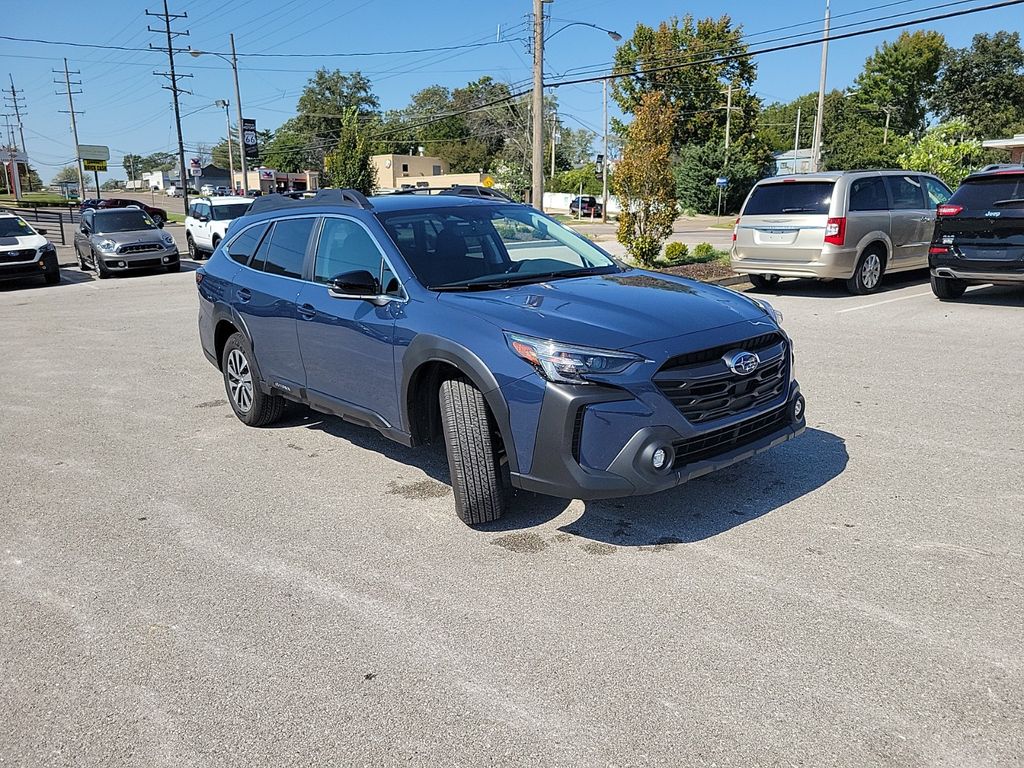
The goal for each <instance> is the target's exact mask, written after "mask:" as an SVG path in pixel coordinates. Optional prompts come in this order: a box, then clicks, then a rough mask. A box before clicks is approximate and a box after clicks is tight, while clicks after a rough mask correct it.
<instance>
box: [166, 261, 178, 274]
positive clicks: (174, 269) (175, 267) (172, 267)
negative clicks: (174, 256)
mask: <svg viewBox="0 0 1024 768" xmlns="http://www.w3.org/2000/svg"><path fill="white" fill-rule="evenodd" d="M167 271H168V272H181V262H180V261H176V262H174V263H173V264H168V265H167Z"/></svg>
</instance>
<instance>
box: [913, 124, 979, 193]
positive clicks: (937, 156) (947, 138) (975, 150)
mask: <svg viewBox="0 0 1024 768" xmlns="http://www.w3.org/2000/svg"><path fill="white" fill-rule="evenodd" d="M984 154H985V152H984V148H983V147H982V146H981V142H980V141H978V140H977V139H974V138H970V136H969V133H968V126H967V123H966V122H965V121H963V120H952V121H950V122H948V123H941V124H940V125H936V126H935V127H934V128H932V129H931V130H929V131H928V132H927V133H926V134H925V135H924V136H923V137H922V138H921V140H920V141H918V142H916V143H915V144H913V145H912V146H910V147H909V148H908V149H907V150H906V151H905V152H904V153H903V154H901V155H900V157H899V163H900V167H902V168H906V169H907V170H910V171H927V172H928V173H933V174H935V175H936V176H938V177H939V178H940V179H942V180H943V181H944V182H946V184H948V185H949V186H950V187H952V188H954V189H955V188H956V187H957V185H959V184H960V182H961V180H963V178H964V176H966V175H967V174H969V173H970V172H971V170H972V169H973V168H975V167H976V166H977V165H979V164H980V163H981V162H982V158H983V157H984Z"/></svg>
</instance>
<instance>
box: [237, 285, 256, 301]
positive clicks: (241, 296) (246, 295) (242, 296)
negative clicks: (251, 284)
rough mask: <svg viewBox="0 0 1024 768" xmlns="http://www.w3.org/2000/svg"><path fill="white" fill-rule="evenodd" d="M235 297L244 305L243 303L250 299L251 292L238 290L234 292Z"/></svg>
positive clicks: (242, 289)
mask: <svg viewBox="0 0 1024 768" xmlns="http://www.w3.org/2000/svg"><path fill="white" fill-rule="evenodd" d="M235 296H237V297H238V300H239V301H240V302H242V303H243V304H244V303H245V302H247V301H249V299H251V298H252V291H250V290H249V289H248V288H239V289H238V290H237V291H236V292H235Z"/></svg>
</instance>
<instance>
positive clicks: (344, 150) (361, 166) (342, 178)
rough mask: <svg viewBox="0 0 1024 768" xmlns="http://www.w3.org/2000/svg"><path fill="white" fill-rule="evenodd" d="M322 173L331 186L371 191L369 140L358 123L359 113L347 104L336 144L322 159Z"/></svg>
mask: <svg viewBox="0 0 1024 768" xmlns="http://www.w3.org/2000/svg"><path fill="white" fill-rule="evenodd" d="M324 172H325V174H326V176H327V181H328V183H329V184H330V185H331V186H332V187H342V188H350V189H357V190H359V191H360V192H362V193H363V194H364V195H370V194H373V189H374V187H375V186H376V185H377V174H376V169H375V168H374V166H373V165H372V164H371V163H370V139H369V136H367V134H366V131H365V130H363V129H361V127H360V125H359V112H358V110H357V108H356V107H350V108H349V111H348V114H347V115H346V116H345V117H344V118H343V122H342V126H341V136H340V138H339V139H338V145H337V146H336V147H335V148H334V150H332V151H331V152H329V153H328V154H327V155H326V157H325V158H324Z"/></svg>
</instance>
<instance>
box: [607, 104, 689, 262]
mask: <svg viewBox="0 0 1024 768" xmlns="http://www.w3.org/2000/svg"><path fill="white" fill-rule="evenodd" d="M672 135H673V113H672V110H671V109H669V108H668V103H667V101H666V99H665V97H664V96H663V95H662V94H661V93H659V92H657V91H654V92H651V93H646V94H644V95H643V96H642V97H641V99H640V103H639V105H638V106H637V107H636V112H635V117H634V119H633V122H632V123H630V126H629V130H628V131H627V135H626V149H625V152H624V154H623V157H622V161H621V162H620V163H619V165H618V167H617V168H616V169H615V175H614V176H613V177H612V183H613V185H614V190H615V193H616V194H617V195H618V198H619V205H620V206H621V208H622V212H621V213H620V214H619V231H618V237H619V242H620V243H622V244H623V245H624V246H626V249H627V250H628V251H629V253H630V255H631V256H632V257H633V258H634V259H636V260H637V261H638V262H639V263H641V264H646V265H650V264H653V263H654V260H655V259H656V258H657V257H658V254H659V253H660V252H661V245H662V243H663V242H664V241H665V239H666V238H667V237H668V236H669V235H670V234H672V222H673V221H674V220H675V217H676V195H675V183H674V181H673V179H672V170H671V166H670V164H669V156H670V154H671V151H672Z"/></svg>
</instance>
